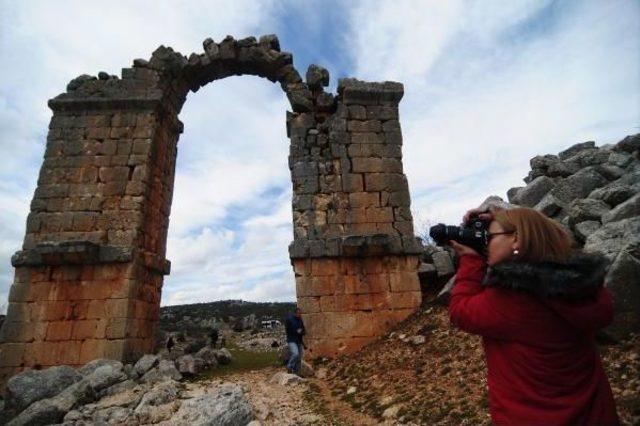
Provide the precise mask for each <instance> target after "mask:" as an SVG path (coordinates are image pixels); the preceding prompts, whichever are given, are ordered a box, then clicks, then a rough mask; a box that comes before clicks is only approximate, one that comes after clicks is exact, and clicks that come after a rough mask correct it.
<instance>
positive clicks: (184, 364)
mask: <svg viewBox="0 0 640 426" xmlns="http://www.w3.org/2000/svg"><path fill="white" fill-rule="evenodd" d="M176 366H177V367H178V371H179V372H180V374H183V375H189V376H194V375H196V374H198V373H199V372H200V371H202V369H203V368H204V360H203V359H202V358H197V357H193V356H191V355H184V356H181V357H180V358H178V359H177V360H176Z"/></svg>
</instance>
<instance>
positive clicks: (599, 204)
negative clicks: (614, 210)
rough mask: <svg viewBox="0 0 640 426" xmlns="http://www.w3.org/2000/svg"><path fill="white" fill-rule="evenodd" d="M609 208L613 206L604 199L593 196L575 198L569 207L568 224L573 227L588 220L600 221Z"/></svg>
mask: <svg viewBox="0 0 640 426" xmlns="http://www.w3.org/2000/svg"><path fill="white" fill-rule="evenodd" d="M609 210H611V207H609V205H608V204H607V203H605V202H604V201H602V200H595V199H593V198H583V199H578V200H573V201H572V202H571V204H569V207H568V209H567V212H568V216H569V219H568V224H569V226H571V227H572V228H573V227H574V226H575V225H576V224H578V223H580V222H585V221H587V220H591V221H592V220H595V221H600V219H601V218H602V216H603V215H604V214H606V213H607V212H608V211H609Z"/></svg>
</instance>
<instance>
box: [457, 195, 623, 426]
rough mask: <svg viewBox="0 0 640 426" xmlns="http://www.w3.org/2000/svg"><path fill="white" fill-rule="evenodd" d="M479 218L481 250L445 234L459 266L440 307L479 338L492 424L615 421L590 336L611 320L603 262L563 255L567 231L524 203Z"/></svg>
mask: <svg viewBox="0 0 640 426" xmlns="http://www.w3.org/2000/svg"><path fill="white" fill-rule="evenodd" d="M472 212H473V211H470V212H469V213H467V215H466V216H465V220H466V219H468V216H469V214H470V213H472ZM481 217H482V218H485V219H487V220H491V223H490V226H489V230H488V231H489V243H488V247H487V257H486V258H485V257H483V256H481V255H480V254H478V253H477V252H476V251H475V250H473V249H471V248H470V247H467V246H464V245H462V244H459V243H457V242H455V241H452V242H451V245H452V247H453V248H454V250H455V251H456V252H457V254H458V255H459V256H460V264H459V267H458V271H457V274H456V285H455V287H454V288H453V291H452V294H451V300H450V305H449V314H450V317H451V322H452V323H453V324H454V325H455V326H457V327H459V328H460V329H462V330H465V331H467V332H469V333H473V334H479V335H480V336H482V338H483V344H484V349H485V356H486V362H487V371H488V373H487V384H488V387H489V407H490V412H491V418H492V420H493V422H494V423H495V424H500V425H503V424H505V425H617V424H618V423H619V422H618V417H617V414H616V409H615V403H614V401H613V395H612V393H611V387H610V386H609V382H608V380H607V377H606V375H605V373H604V370H603V368H602V361H601V359H600V354H599V353H598V349H597V347H596V344H595V340H594V334H595V332H596V330H598V329H599V328H602V327H604V326H605V325H607V324H609V322H610V321H611V318H612V303H611V297H610V295H609V292H608V290H607V289H606V288H604V287H603V281H604V275H605V265H606V262H605V260H604V259H603V258H602V257H600V256H598V255H594V254H586V253H572V251H571V240H570V237H569V236H568V235H567V233H566V232H565V231H564V230H563V229H562V228H561V227H560V226H559V225H558V224H556V223H555V222H554V221H552V220H551V219H548V218H547V217H545V216H544V215H542V214H541V213H539V212H537V211H535V210H533V209H528V208H517V209H513V210H495V211H493V212H491V213H484V214H482V215H481Z"/></svg>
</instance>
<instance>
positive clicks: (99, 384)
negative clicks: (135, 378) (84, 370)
mask: <svg viewBox="0 0 640 426" xmlns="http://www.w3.org/2000/svg"><path fill="white" fill-rule="evenodd" d="M118 364H120V365H119V368H118V365H112V364H111V365H110V364H105V365H102V366H101V367H98V368H96V369H95V370H94V371H93V372H92V373H91V374H88V375H87V376H86V377H85V378H84V380H86V381H87V382H88V383H89V385H90V386H91V387H92V388H93V390H94V391H95V392H100V391H101V390H103V389H106V388H108V387H110V386H113V385H115V384H116V383H120V382H124V381H125V380H127V379H128V378H129V377H128V376H127V375H126V374H125V372H124V371H122V363H118Z"/></svg>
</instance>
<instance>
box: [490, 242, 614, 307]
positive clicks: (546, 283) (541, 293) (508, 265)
mask: <svg viewBox="0 0 640 426" xmlns="http://www.w3.org/2000/svg"><path fill="white" fill-rule="evenodd" d="M608 264H609V262H608V261H607V259H606V257H604V256H602V255H599V254H595V253H585V252H574V253H573V254H572V256H571V258H570V259H569V261H568V262H567V263H566V264H561V263H555V262H527V261H505V262H501V263H499V264H497V265H494V266H493V267H491V268H489V270H488V271H487V274H486V276H485V279H484V282H483V285H485V286H498V287H502V288H508V289H512V290H518V291H523V292H526V293H530V294H532V295H534V296H537V297H540V298H549V299H561V300H567V301H578V300H585V299H591V298H593V297H595V296H596V295H597V293H598V291H599V290H600V288H602V285H603V283H604V277H605V275H606V272H607V268H608Z"/></svg>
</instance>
